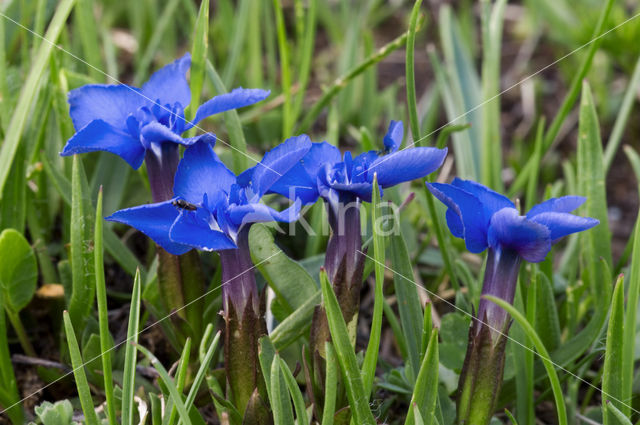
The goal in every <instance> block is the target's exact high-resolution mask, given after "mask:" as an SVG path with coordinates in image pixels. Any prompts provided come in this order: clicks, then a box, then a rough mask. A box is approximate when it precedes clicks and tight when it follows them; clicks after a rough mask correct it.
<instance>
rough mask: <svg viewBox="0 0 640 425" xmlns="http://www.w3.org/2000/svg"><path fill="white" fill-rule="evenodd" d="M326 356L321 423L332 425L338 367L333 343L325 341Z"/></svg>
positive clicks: (334, 411)
mask: <svg viewBox="0 0 640 425" xmlns="http://www.w3.org/2000/svg"><path fill="white" fill-rule="evenodd" d="M324 347H325V350H324V352H325V354H326V356H327V363H326V365H327V371H326V373H327V374H326V376H325V378H324V406H323V407H322V425H333V415H335V413H336V392H337V388H338V368H337V362H336V351H335V350H334V349H333V344H331V343H330V342H329V341H327V342H325V344H324Z"/></svg>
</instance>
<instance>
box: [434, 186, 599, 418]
mask: <svg viewBox="0 0 640 425" xmlns="http://www.w3.org/2000/svg"><path fill="white" fill-rule="evenodd" d="M427 187H428V188H429V190H430V191H431V193H432V194H433V195H434V196H435V197H436V198H438V199H439V200H440V201H441V202H442V203H444V204H445V205H446V206H447V207H448V209H447V212H446V219H447V225H448V226H449V230H451V233H452V234H453V235H454V236H456V237H458V238H463V239H464V241H465V244H466V247H467V249H468V250H469V251H471V252H474V253H480V252H482V251H484V250H485V249H487V248H488V256H487V263H486V268H485V275H484V283H483V287H482V295H492V296H495V297H500V298H502V299H504V300H505V301H508V302H509V303H513V298H514V296H515V289H516V284H517V280H518V272H519V269H520V264H521V262H522V260H525V261H528V262H531V263H538V262H540V261H543V260H544V259H545V257H546V256H547V254H548V253H549V251H550V250H551V246H552V245H553V244H554V243H556V242H558V241H559V240H560V239H561V238H563V237H564V236H567V235H569V234H571V233H576V232H581V231H583V230H587V229H590V228H591V227H593V226H595V225H597V224H598V223H599V221H598V220H596V219H594V218H589V217H579V216H576V215H573V214H570V212H571V211H573V210H575V209H576V208H578V207H579V206H580V205H582V204H583V203H584V202H585V198H583V197H580V196H564V197H561V198H553V199H549V200H547V201H545V202H543V203H541V204H538V205H536V206H534V207H533V208H531V210H530V211H529V212H528V213H527V214H526V215H524V216H522V215H520V213H519V212H518V210H517V209H516V207H515V205H514V204H513V203H512V202H511V201H510V200H509V199H508V198H506V197H505V196H503V195H501V194H499V193H497V192H494V191H492V190H491V189H489V188H487V187H485V186H483V185H481V184H479V183H476V182H473V181H468V180H461V179H458V178H456V179H454V180H453V182H452V183H451V184H442V183H427ZM509 324H510V321H509V318H508V316H507V312H506V311H504V310H503V309H502V308H500V307H499V306H498V305H496V304H494V303H492V302H490V301H488V300H487V299H485V298H484V297H482V298H481V299H480V304H479V306H478V313H477V319H476V320H474V321H473V324H472V326H471V329H470V331H469V332H470V333H469V346H468V348H467V355H466V358H465V362H464V366H463V370H462V373H461V375H460V381H459V384H458V391H459V397H458V422H460V423H473V424H479V425H482V424H488V423H489V421H490V419H491V416H492V414H493V411H494V410H495V407H496V403H497V397H498V395H499V392H500V391H499V390H500V386H501V383H502V375H503V371H504V358H505V357H504V356H505V346H506V333H507V332H508V330H509Z"/></svg>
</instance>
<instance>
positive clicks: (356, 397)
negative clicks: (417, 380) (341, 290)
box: [320, 270, 376, 425]
mask: <svg viewBox="0 0 640 425" xmlns="http://www.w3.org/2000/svg"><path fill="white" fill-rule="evenodd" d="M320 283H321V286H322V297H323V301H324V307H325V310H326V312H327V321H328V322H329V330H330V332H331V339H332V340H333V344H334V348H335V350H336V354H337V358H338V363H339V364H340V369H341V370H342V377H343V379H344V384H345V387H346V390H347V398H348V399H349V405H350V407H351V412H352V414H353V420H354V421H355V423H357V424H362V425H364V424H369V425H375V423H376V421H375V419H374V417H373V414H372V413H371V410H370V409H369V397H368V396H367V394H366V393H365V392H364V385H363V382H362V375H361V374H360V369H359V368H358V361H357V360H356V355H355V353H354V352H353V348H352V347H351V339H350V338H349V332H348V331H347V324H346V323H345V322H344V318H343V317H342V311H341V310H340V305H339V304H338V299H337V298H336V295H335V294H334V292H333V288H331V284H330V283H329V279H328V278H327V273H326V272H325V271H324V270H323V271H321V272H320Z"/></svg>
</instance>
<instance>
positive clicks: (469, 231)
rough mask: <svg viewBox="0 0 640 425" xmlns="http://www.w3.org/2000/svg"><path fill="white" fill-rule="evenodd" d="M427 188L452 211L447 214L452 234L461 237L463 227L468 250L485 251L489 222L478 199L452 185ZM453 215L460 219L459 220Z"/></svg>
mask: <svg viewBox="0 0 640 425" xmlns="http://www.w3.org/2000/svg"><path fill="white" fill-rule="evenodd" d="M427 188H428V189H429V191H430V192H431V193H433V195H434V196H435V197H436V198H438V199H439V200H440V202H442V203H443V204H445V205H446V206H447V207H449V211H452V213H447V224H448V225H449V229H450V230H451V233H452V234H453V235H454V236H457V237H460V236H459V235H460V234H461V232H460V229H461V227H462V229H463V234H464V242H465V245H466V246H467V249H468V250H469V251H471V252H474V253H478V252H482V251H484V250H485V248H486V247H487V230H488V227H489V221H488V219H487V218H486V217H485V215H484V211H483V208H482V204H481V203H480V201H479V200H478V198H476V197H475V196H473V195H472V194H470V193H469V192H466V191H464V190H462V189H460V188H458V187H455V186H453V185H450V184H443V183H427ZM453 214H455V216H457V217H458V219H457V220H456V219H455V218H454V216H453Z"/></svg>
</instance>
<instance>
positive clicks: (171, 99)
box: [142, 53, 191, 107]
mask: <svg viewBox="0 0 640 425" xmlns="http://www.w3.org/2000/svg"><path fill="white" fill-rule="evenodd" d="M190 66H191V55H190V54H189V53H186V54H185V55H184V56H183V57H181V58H180V59H176V60H175V61H173V62H172V63H170V64H169V65H166V66H165V67H163V68H161V69H159V70H158V71H156V72H154V73H153V75H152V76H151V78H149V81H147V82H146V83H145V84H144V85H143V86H142V94H144V95H145V96H146V97H147V98H148V99H149V101H150V102H153V103H159V104H160V105H162V106H164V105H173V104H175V103H176V102H177V103H179V104H180V105H181V106H182V107H186V106H187V105H188V104H189V102H190V101H191V89H189V83H187V71H188V70H189V67H190Z"/></svg>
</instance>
